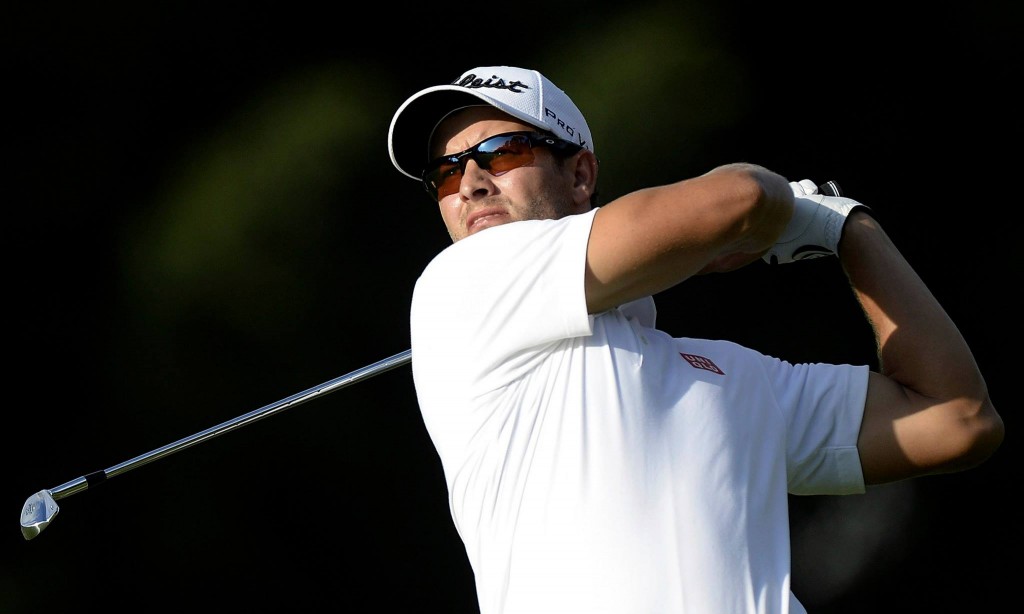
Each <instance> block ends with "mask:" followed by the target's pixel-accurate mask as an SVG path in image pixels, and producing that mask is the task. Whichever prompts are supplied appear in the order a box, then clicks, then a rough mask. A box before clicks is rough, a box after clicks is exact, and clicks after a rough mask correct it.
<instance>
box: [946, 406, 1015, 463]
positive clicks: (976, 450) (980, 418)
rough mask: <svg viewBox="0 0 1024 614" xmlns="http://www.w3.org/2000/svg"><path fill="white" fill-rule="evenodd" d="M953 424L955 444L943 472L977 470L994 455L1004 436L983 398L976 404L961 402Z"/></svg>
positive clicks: (1000, 426) (995, 416) (1002, 426)
mask: <svg viewBox="0 0 1024 614" xmlns="http://www.w3.org/2000/svg"><path fill="white" fill-rule="evenodd" d="M957 420H958V426H957V433H958V435H957V436H956V442H957V443H956V445H955V447H954V448H953V450H954V454H952V459H951V460H950V462H949V463H948V464H947V466H946V467H945V468H944V471H946V472H954V471H964V470H966V469H971V468H973V467H977V466H978V465H980V464H981V463H983V462H985V461H986V460H988V459H989V458H990V457H991V456H992V455H993V454H995V452H996V450H998V449H999V446H1000V445H1002V443H1003V438H1004V436H1005V426H1004V425H1003V419H1002V417H1001V416H1000V415H999V413H998V412H997V411H996V409H995V406H994V405H993V404H992V401H991V400H990V399H989V398H988V397H987V396H986V397H985V398H983V399H981V400H980V401H978V400H975V401H970V402H964V403H963V409H962V410H961V412H960V416H959V417H958V418H957Z"/></svg>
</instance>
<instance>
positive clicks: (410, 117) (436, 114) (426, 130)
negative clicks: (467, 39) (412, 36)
mask: <svg viewBox="0 0 1024 614" xmlns="http://www.w3.org/2000/svg"><path fill="white" fill-rule="evenodd" d="M481 102H484V103H485V104H487V105H488V106H495V107H496V108H499V109H501V110H502V111H505V112H506V113H509V114H510V115H514V116H518V115H519V114H518V113H515V112H514V111H511V110H508V109H505V108H502V107H497V106H496V105H495V104H494V101H493V100H492V99H490V98H488V97H487V96H484V95H483V94H479V93H477V92H476V91H475V90H469V89H466V88H465V87H461V86H458V85H438V86H435V87H430V88H427V89H425V90H423V91H422V92H420V93H418V94H416V95H415V96H413V97H411V98H409V99H408V100H406V101H405V103H404V104H403V105H402V106H401V107H399V109H398V111H397V112H395V116H394V118H393V119H392V120H391V127H390V129H389V130H388V143H389V145H390V153H391V162H392V163H394V165H395V167H396V168H397V169H398V170H399V171H401V172H402V173H403V174H405V175H408V176H409V177H412V178H413V179H416V180H419V179H420V173H421V172H422V170H423V167H424V166H426V164H427V162H428V161H429V151H428V147H429V142H428V140H429V139H430V136H431V135H432V134H433V133H434V128H436V127H437V124H438V123H439V122H440V121H441V120H442V119H443V118H444V117H445V116H446V115H448V114H449V113H451V112H452V111H454V110H455V109H458V108H460V107H465V106H470V105H478V104H480V103H481ZM520 119H523V118H522V117H520ZM525 121H527V122H529V123H530V124H534V123H535V121H536V120H531V119H526V120H525Z"/></svg>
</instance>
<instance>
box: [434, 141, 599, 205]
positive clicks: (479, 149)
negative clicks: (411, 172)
mask: <svg viewBox="0 0 1024 614" xmlns="http://www.w3.org/2000/svg"><path fill="white" fill-rule="evenodd" d="M534 147H547V148H548V149H550V150H551V151H552V152H554V153H556V154H558V155H563V156H565V155H572V154H574V153H576V152H578V151H579V150H581V149H583V147H582V146H580V145H576V144H575V143H570V142H569V141H563V140H560V139H556V138H555V137H553V136H550V135H547V134H541V133H539V132H506V133H504V134H496V135H494V136H492V137H489V138H487V139H484V140H483V141H480V142H479V143H477V144H476V145H474V146H472V147H470V148H469V149H467V150H466V151H460V152H459V153H454V154H449V155H446V156H441V157H440V158H435V159H434V160H432V161H431V162H430V163H429V164H427V167H426V168H425V169H423V175H422V177H423V187H425V188H426V189H427V194H429V195H430V197H431V198H433V199H434V200H441V199H442V198H444V197H445V196H448V195H449V194H455V193H456V192H458V191H459V186H460V184H461V183H462V174H463V173H464V172H466V163H467V162H469V161H470V160H472V161H474V162H476V164H477V166H479V167H480V168H482V169H484V170H485V171H487V172H488V173H490V174H492V175H494V176H498V175H503V174H505V173H507V172H508V171H510V170H512V169H515V168H519V167H520V166H526V165H527V164H530V163H531V162H533V148H534Z"/></svg>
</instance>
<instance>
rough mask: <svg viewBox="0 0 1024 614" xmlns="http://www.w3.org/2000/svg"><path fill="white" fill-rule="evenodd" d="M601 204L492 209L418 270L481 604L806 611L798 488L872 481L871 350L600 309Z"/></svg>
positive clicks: (428, 385) (449, 459)
mask: <svg viewBox="0 0 1024 614" xmlns="http://www.w3.org/2000/svg"><path fill="white" fill-rule="evenodd" d="M595 212H596V209H595V210H593V211H590V212H588V213H585V214H581V215H575V216H570V217H567V218H563V219H561V220H537V221H525V222H516V223H512V224H506V225H503V226H498V227H494V228H489V229H487V230H484V231H482V232H480V233H478V234H476V235H473V236H471V237H468V238H466V239H463V240H461V241H459V242H458V243H455V244H453V245H451V246H450V247H448V248H447V249H445V250H444V251H443V252H441V253H440V254H438V256H437V257H436V258H435V259H434V260H433V261H432V262H431V263H430V264H429V265H428V266H427V268H426V269H425V270H424V272H423V274H422V276H421V277H420V279H419V280H418V281H417V284H416V287H415V291H414V294H413V301H412V310H411V317H410V320H411V322H410V323H411V335H412V345H411V348H412V371H413V378H414V383H415V386H416V393H417V397H418V401H419V406H420V410H421V412H422V415H423V420H424V424H425V426H426V428H427V431H428V433H429V434H430V437H431V438H432V440H433V443H434V445H435V447H436V449H437V452H438V455H439V457H440V460H441V463H442V465H443V468H444V473H445V477H446V481H447V486H448V494H449V499H450V506H451V514H452V518H453V520H454V522H455V526H456V528H457V530H458V532H459V535H460V536H461V538H462V540H463V542H464V543H465V547H466V552H467V554H468V558H469V561H470V564H471V565H472V567H473V571H474V576H475V580H476V588H477V593H478V599H479V603H480V611H481V614H547V613H551V614H574V613H579V614H600V613H609V614H670V613H675V612H679V613H682V612H685V613H687V614H695V613H696V614H701V613H703V614H726V613H728V614H736V613H742V612H752V613H753V612H756V613H779V614H783V613H787V612H804V608H803V607H802V606H801V605H800V603H799V602H798V601H797V599H796V598H795V597H794V596H793V595H792V594H791V592H790V543H789V542H790V536H789V518H788V510H787V503H788V498H787V493H796V494H849V493H862V492H864V482H863V476H862V473H861V468H860V461H859V456H858V454H857V449H856V442H857V433H858V431H859V428H860V421H861V416H862V413H863V407H864V400H865V393H866V388H867V374H868V369H867V367H866V366H852V365H827V364H797V365H794V364H790V363H787V362H784V361H782V360H779V359H776V358H773V357H769V356H765V355H763V354H760V353H758V352H756V351H753V350H750V349H747V348H744V347H741V346H739V345H737V344H735V343H732V342H728V341H711V340H702V339H689V338H685V337H683V338H673V337H672V336H670V335H668V334H666V333H665V332H662V331H659V330H657V329H655V328H654V319H655V308H654V301H653V299H651V298H649V297H648V298H646V299H642V300H640V301H636V302H633V303H630V304H628V305H625V306H623V307H620V308H618V309H612V310H609V311H606V312H603V313H600V314H596V315H590V314H588V313H587V309H586V302H585V297H584V287H583V284H584V262H585V258H586V249H587V240H588V237H589V234H590V227H591V223H592V221H593V217H594V213H595Z"/></svg>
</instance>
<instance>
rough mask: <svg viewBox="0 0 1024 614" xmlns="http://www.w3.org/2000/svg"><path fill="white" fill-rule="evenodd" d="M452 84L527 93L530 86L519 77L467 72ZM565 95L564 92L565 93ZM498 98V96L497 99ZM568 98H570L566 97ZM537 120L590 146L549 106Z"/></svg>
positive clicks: (578, 142) (468, 87)
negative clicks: (506, 77)
mask: <svg viewBox="0 0 1024 614" xmlns="http://www.w3.org/2000/svg"><path fill="white" fill-rule="evenodd" d="M451 84H452V85H456V86H459V87H464V88H466V89H495V90H505V91H508V92H511V93H513V94H527V93H528V92H527V90H529V89H530V86H529V85H527V84H526V83H523V82H522V81H520V80H518V79H513V80H511V81H505V79H503V78H501V77H499V76H498V75H491V76H490V78H488V79H481V78H480V77H477V76H476V75H475V74H473V73H466V74H464V75H463V76H461V77H459V78H458V79H456V80H454V81H452V83H451ZM563 96H564V94H563ZM495 100H496V101H497V100H498V99H497V98H496V99H495ZM566 100H568V99H567V98H566ZM536 119H537V120H539V121H541V122H542V123H544V124H546V125H547V126H548V127H549V128H552V129H554V128H555V127H557V128H559V129H561V130H563V131H564V132H565V133H566V134H568V135H569V136H570V137H571V138H572V140H573V141H575V142H576V143H577V144H578V145H581V146H583V147H587V148H588V149H589V148H590V145H589V143H588V142H587V141H586V140H585V139H584V137H583V134H582V133H581V132H580V131H579V130H577V129H576V128H574V127H573V126H572V125H570V124H567V123H566V122H565V120H564V119H562V118H560V117H558V115H557V114H556V113H555V112H554V111H552V110H551V109H550V108H548V107H544V117H537V118H536Z"/></svg>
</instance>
